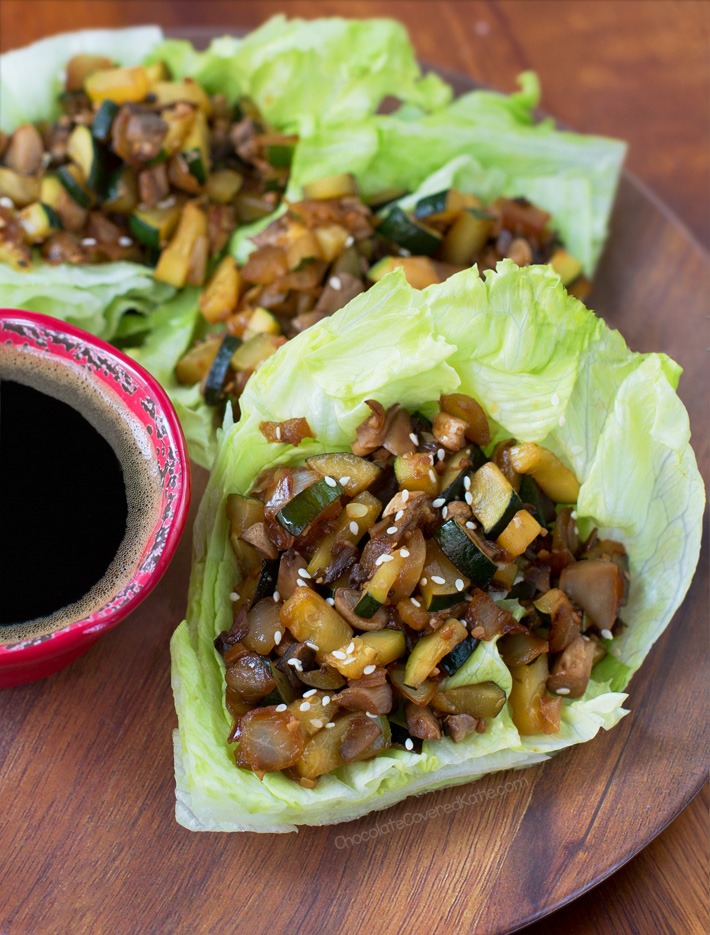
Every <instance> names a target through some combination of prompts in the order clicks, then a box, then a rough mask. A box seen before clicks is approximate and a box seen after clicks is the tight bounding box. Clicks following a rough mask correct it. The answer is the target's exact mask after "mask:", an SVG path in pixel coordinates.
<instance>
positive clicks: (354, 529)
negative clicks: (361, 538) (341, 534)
mask: <svg viewBox="0 0 710 935" xmlns="http://www.w3.org/2000/svg"><path fill="white" fill-rule="evenodd" d="M350 532H351V533H352V534H353V535H354V536H356V535H357V534H358V533H359V532H360V527H359V526H358V524H357V523H356V522H355V520H354V519H352V520H350Z"/></svg>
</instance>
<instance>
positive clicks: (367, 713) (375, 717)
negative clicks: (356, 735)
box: [365, 711, 377, 721]
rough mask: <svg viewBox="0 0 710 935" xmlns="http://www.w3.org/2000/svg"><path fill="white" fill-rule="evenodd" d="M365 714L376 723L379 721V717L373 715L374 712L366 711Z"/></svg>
mask: <svg viewBox="0 0 710 935" xmlns="http://www.w3.org/2000/svg"><path fill="white" fill-rule="evenodd" d="M365 714H366V715H367V716H368V717H371V718H372V720H373V721H376V720H377V715H376V714H373V713H372V711H366V712H365Z"/></svg>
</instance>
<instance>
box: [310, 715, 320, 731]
mask: <svg viewBox="0 0 710 935" xmlns="http://www.w3.org/2000/svg"><path fill="white" fill-rule="evenodd" d="M311 724H312V725H313V726H314V727H315V728H316V729H317V730H320V728H321V727H322V726H323V721H321V719H320V718H317V717H312V718H311Z"/></svg>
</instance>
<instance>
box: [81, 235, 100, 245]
mask: <svg viewBox="0 0 710 935" xmlns="http://www.w3.org/2000/svg"><path fill="white" fill-rule="evenodd" d="M96 243H97V240H96V238H95V237H84V238H83V239H82V241H81V245H82V247H95V246H96Z"/></svg>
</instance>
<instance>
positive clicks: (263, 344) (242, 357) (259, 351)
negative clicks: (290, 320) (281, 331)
mask: <svg viewBox="0 0 710 935" xmlns="http://www.w3.org/2000/svg"><path fill="white" fill-rule="evenodd" d="M283 341H284V339H283V338H278V337H277V336H275V335H271V334H255V335H254V337H253V338H249V340H248V341H245V342H244V343H243V344H241V345H240V346H239V347H238V348H237V350H236V351H235V352H234V355H233V356H232V369H233V370H256V368H257V367H258V366H259V365H260V364H263V363H264V361H265V360H268V358H269V357H271V355H272V354H275V353H276V351H277V350H278V348H279V347H280V345H281V344H282V343H283Z"/></svg>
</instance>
